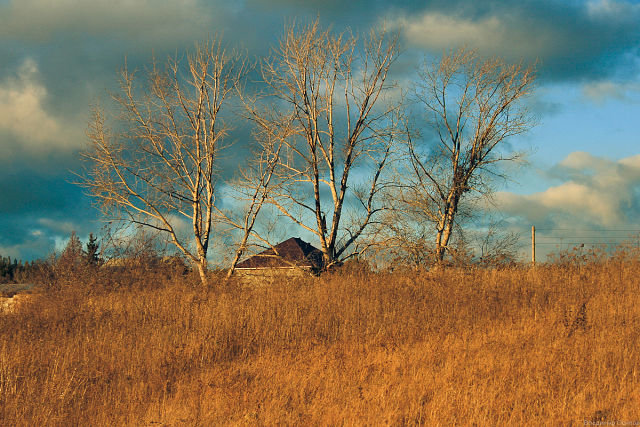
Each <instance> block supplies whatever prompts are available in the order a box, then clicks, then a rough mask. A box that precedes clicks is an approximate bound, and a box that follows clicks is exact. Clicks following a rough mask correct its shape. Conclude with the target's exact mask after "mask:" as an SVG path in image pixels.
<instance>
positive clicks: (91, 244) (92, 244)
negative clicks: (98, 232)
mask: <svg viewBox="0 0 640 427" xmlns="http://www.w3.org/2000/svg"><path fill="white" fill-rule="evenodd" d="M97 241H98V238H97V237H95V236H94V235H93V233H89V241H88V242H87V245H86V250H85V252H84V255H85V259H86V260H87V264H90V265H96V264H97V263H98V261H99V258H98V255H99V254H98V249H99V248H100V244H99V243H98V242H97Z"/></svg>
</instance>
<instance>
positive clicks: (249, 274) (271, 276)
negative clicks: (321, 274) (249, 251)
mask: <svg viewBox="0 0 640 427" xmlns="http://www.w3.org/2000/svg"><path fill="white" fill-rule="evenodd" d="M234 274H235V277H236V279H237V280H238V281H240V282H241V283H242V284H244V285H248V286H265V285H271V284H273V283H275V282H278V281H280V280H290V279H296V278H301V277H304V276H307V275H310V274H311V273H310V272H309V271H308V270H306V269H301V268H254V269H249V268H247V269H244V268H243V269H237V270H236V271H235V273H234Z"/></svg>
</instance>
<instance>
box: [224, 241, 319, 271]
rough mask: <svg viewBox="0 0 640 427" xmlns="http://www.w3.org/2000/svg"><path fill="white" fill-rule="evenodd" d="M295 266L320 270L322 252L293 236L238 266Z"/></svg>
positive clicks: (240, 267)
mask: <svg viewBox="0 0 640 427" xmlns="http://www.w3.org/2000/svg"><path fill="white" fill-rule="evenodd" d="M276 254H277V255H276ZM293 266H297V267H302V268H311V269H313V270H320V269H321V268H322V252H321V251H320V250H319V249H317V248H315V247H313V246H312V245H310V244H309V243H307V242H305V241H304V240H302V239H299V238H297V237H292V238H290V239H288V240H285V241H284V242H282V243H278V244H277V245H275V246H274V247H273V248H271V249H267V250H266V251H263V252H260V253H259V254H257V255H254V256H252V257H251V258H248V259H246V260H244V261H242V262H241V263H239V264H238V265H237V267H236V268H239V269H242V268H277V267H293Z"/></svg>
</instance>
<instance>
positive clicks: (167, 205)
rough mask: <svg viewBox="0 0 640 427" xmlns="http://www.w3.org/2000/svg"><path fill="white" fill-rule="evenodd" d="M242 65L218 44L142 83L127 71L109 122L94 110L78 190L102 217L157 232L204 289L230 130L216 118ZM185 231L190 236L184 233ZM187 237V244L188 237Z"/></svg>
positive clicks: (151, 72)
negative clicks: (220, 160) (220, 159)
mask: <svg viewBox="0 0 640 427" xmlns="http://www.w3.org/2000/svg"><path fill="white" fill-rule="evenodd" d="M245 69H246V66H245V62H244V61H243V60H242V59H241V58H240V56H239V55H238V54H236V53H232V52H228V51H226V50H225V49H224V48H223V47H222V46H221V44H220V43H219V42H216V41H210V42H208V43H205V44H201V45H198V46H196V49H195V51H194V52H192V53H189V54H188V55H187V56H186V61H181V60H180V59H179V58H178V57H173V58H169V59H168V61H167V63H166V66H165V67H164V68H163V69H159V68H158V65H157V64H156V62H155V60H154V64H153V67H152V69H149V70H147V71H146V72H145V73H144V76H143V79H142V80H143V82H142V84H139V83H138V82H139V80H140V79H138V78H137V76H136V73H135V72H130V71H129V70H128V69H127V68H126V66H125V69H124V70H123V71H122V72H121V75H120V91H119V93H118V94H115V95H113V96H112V97H113V99H114V100H115V102H116V106H117V107H119V110H120V114H119V116H118V117H117V119H115V120H113V122H111V121H110V122H109V123H108V121H107V118H106V114H107V113H106V112H105V111H104V110H101V109H96V110H95V112H94V116H93V119H92V120H91V122H90V124H89V132H88V134H89V138H90V141H91V148H90V149H89V150H88V151H86V152H85V153H83V156H84V158H85V159H86V161H87V164H88V167H87V169H86V174H85V176H84V178H83V179H82V182H81V184H82V185H84V186H85V187H86V188H88V189H89V190H90V191H91V193H92V194H93V196H94V197H95V198H96V199H97V201H98V202H99V204H100V206H101V207H102V209H103V210H104V213H105V214H107V217H108V218H110V219H112V220H116V221H124V222H129V223H133V224H139V225H143V226H145V227H150V228H152V229H156V230H159V231H161V232H163V233H166V235H167V236H168V237H169V239H170V241H171V242H172V243H173V244H174V245H175V246H176V247H177V248H179V250H180V251H182V252H183V253H184V255H185V256H186V257H187V258H188V259H190V260H191V261H192V262H193V263H194V264H195V265H196V266H197V268H198V271H199V273H200V277H201V280H202V283H203V284H205V285H206V284H207V251H208V249H209V243H210V237H211V230H212V223H213V222H214V221H215V220H216V219H217V217H218V212H219V210H218V208H217V206H216V183H217V179H218V169H217V166H216V158H217V156H218V153H219V151H220V150H221V149H222V148H223V140H224V138H225V136H226V135H227V133H228V131H229V127H228V126H227V125H226V124H225V123H224V121H223V120H222V118H221V110H222V109H223V108H224V107H225V105H226V103H227V102H228V101H229V99H230V97H231V96H232V94H233V92H234V91H235V90H236V88H237V87H238V84H239V82H240V80H241V78H242V76H243V74H244V73H245ZM189 228H190V229H191V230H190V231H187V230H188V229H189ZM188 235H190V236H191V237H186V236H188Z"/></svg>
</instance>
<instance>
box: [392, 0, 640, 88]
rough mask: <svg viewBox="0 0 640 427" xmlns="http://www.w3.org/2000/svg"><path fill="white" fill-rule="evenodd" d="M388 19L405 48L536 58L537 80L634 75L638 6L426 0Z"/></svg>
mask: <svg viewBox="0 0 640 427" xmlns="http://www.w3.org/2000/svg"><path fill="white" fill-rule="evenodd" d="M391 22H393V23H395V25H396V28H398V29H399V30H400V31H401V32H402V33H403V35H404V36H405V39H406V40H407V42H408V43H409V44H410V45H415V46H418V47H421V48H424V49H427V50H429V51H432V52H435V53H439V52H441V51H442V50H443V49H451V48H455V47H458V46H461V45H466V46H469V47H475V48H478V49H479V50H480V51H481V52H484V53H486V54H491V55H500V56H506V57H507V58H508V59H511V60H520V59H524V60H525V61H527V62H535V61H538V65H539V70H540V72H541V75H542V76H543V77H544V78H550V79H576V78H579V79H594V78H597V79H601V78H603V76H611V75H616V74H619V73H621V72H622V73H631V74H632V75H634V76H635V72H637V68H636V67H631V65H634V62H635V61H636V60H637V58H638V48H639V47H640V5H638V4H635V3H630V2H627V1H624V0H619V1H617V0H596V1H592V2H556V1H524V2H471V1H452V2H432V3H430V4H429V5H428V6H427V7H425V8H423V9H422V10H420V11H415V10H413V11H411V10H403V11H402V12H399V13H397V15H396V16H395V17H393V18H391ZM625 70H626V71H625ZM627 77H630V76H627Z"/></svg>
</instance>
